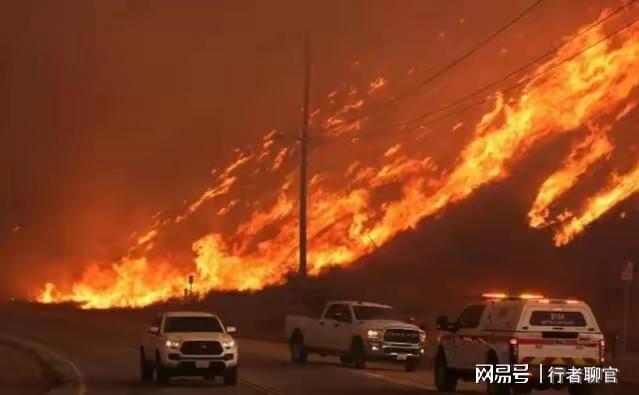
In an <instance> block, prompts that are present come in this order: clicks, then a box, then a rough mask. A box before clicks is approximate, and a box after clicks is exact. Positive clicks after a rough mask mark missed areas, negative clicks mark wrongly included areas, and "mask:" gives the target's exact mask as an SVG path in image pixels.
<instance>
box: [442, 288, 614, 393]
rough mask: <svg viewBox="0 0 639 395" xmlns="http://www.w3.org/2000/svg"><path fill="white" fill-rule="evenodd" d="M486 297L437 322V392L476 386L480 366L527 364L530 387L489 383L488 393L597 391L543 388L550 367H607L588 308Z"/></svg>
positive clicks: (531, 298)
mask: <svg viewBox="0 0 639 395" xmlns="http://www.w3.org/2000/svg"><path fill="white" fill-rule="evenodd" d="M482 297H483V300H482V301H481V302H478V303H475V304H471V305H468V306H467V307H466V308H465V309H464V310H463V311H462V313H461V314H460V315H459V318H457V319H456V320H455V321H452V322H451V321H449V320H448V318H447V317H446V316H440V317H439V318H438V319H437V329H438V330H439V331H440V334H439V337H438V345H437V351H436V354H435V355H436V356H435V369H434V372H435V385H436V387H437V389H438V391H440V392H454V391H455V388H456V386H457V381H458V380H466V381H471V380H472V381H474V380H475V379H476V376H475V373H476V371H475V368H476V365H478V364H490V365H497V364H509V365H511V366H512V365H513V364H517V365H523V364H527V365H529V370H528V372H527V373H526V374H527V375H528V376H529V377H530V380H528V384H517V385H515V384H503V383H500V384H497V383H487V393H488V394H494V395H505V394H510V393H511V392H513V393H516V394H522V393H530V392H532V391H533V389H547V388H555V389H558V388H561V387H566V386H567V387H568V390H569V392H570V394H572V395H582V394H590V393H591V392H592V391H593V390H594V388H593V387H594V386H593V385H591V384H583V383H582V384H571V385H565V384H564V385H558V384H556V383H555V384H552V385H551V384H550V383H549V382H548V380H546V382H545V383H540V381H543V379H544V376H545V370H544V369H546V368H548V369H549V368H550V367H562V366H563V367H566V368H568V369H569V368H571V367H586V366H587V367H591V366H600V365H602V364H603V363H604V352H605V342H604V337H603V335H602V333H601V330H600V329H599V326H598V325H597V321H596V320H595V317H594V315H593V313H592V311H591V309H590V307H589V306H588V305H587V304H586V303H584V302H583V301H580V300H572V299H548V298H545V297H543V296H541V295H535V294H521V295H518V296H509V295H506V294H503V293H489V294H484V295H482ZM540 365H542V366H541V367H540ZM540 379H542V380H540Z"/></svg>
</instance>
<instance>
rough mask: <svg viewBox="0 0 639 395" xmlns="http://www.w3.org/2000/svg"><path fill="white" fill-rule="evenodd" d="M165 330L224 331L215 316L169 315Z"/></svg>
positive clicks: (166, 331)
mask: <svg viewBox="0 0 639 395" xmlns="http://www.w3.org/2000/svg"><path fill="white" fill-rule="evenodd" d="M164 332H165V333H169V332H224V329H223V328H222V325H221V324H220V321H219V320H218V319H217V318H215V317H167V318H166V321H165V322H164Z"/></svg>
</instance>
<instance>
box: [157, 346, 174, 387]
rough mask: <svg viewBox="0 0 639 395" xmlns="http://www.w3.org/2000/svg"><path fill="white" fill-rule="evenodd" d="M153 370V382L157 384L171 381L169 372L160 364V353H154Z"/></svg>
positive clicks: (166, 383)
mask: <svg viewBox="0 0 639 395" xmlns="http://www.w3.org/2000/svg"><path fill="white" fill-rule="evenodd" d="M154 370H155V382H156V383H157V384H158V385H162V386H164V385H168V384H169V382H170V381H171V374H170V373H169V372H168V371H167V369H166V368H165V367H164V366H162V360H161V358H160V354H159V353H156V354H155V364H154Z"/></svg>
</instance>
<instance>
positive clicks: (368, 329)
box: [285, 301, 426, 372]
mask: <svg viewBox="0 0 639 395" xmlns="http://www.w3.org/2000/svg"><path fill="white" fill-rule="evenodd" d="M393 317H394V314H393V309H392V308H391V307H390V306H387V305H382V304H376V303H367V302H353V301H336V302H329V303H327V304H326V306H325V307H324V311H323V312H322V315H321V316H320V318H319V319H318V318H310V317H303V316H295V315H289V316H286V323H285V327H286V337H287V339H288V341H289V346H290V351H291V360H292V361H293V362H294V363H298V364H301V363H305V362H306V360H307V357H308V355H309V354H310V353H317V354H320V355H322V356H325V355H336V356H339V357H340V360H341V362H342V363H343V364H345V365H353V366H354V367H355V368H358V369H363V368H365V367H366V361H367V360H369V359H378V358H382V359H389V360H396V361H402V362H403V363H404V364H405V366H406V370H407V371H410V372H413V371H415V370H416V368H417V364H418V362H419V360H420V359H421V357H422V355H423V354H424V347H425V345H426V333H425V332H424V331H423V330H421V329H419V328H418V327H417V326H415V325H412V324H409V323H406V322H403V321H400V320H397V319H395V318H393Z"/></svg>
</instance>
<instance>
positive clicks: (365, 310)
mask: <svg viewBox="0 0 639 395" xmlns="http://www.w3.org/2000/svg"><path fill="white" fill-rule="evenodd" d="M353 313H355V319H356V320H360V321H366V320H392V319H394V318H395V317H394V312H393V309H391V308H388V307H378V306H353Z"/></svg>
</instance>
